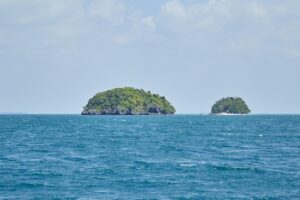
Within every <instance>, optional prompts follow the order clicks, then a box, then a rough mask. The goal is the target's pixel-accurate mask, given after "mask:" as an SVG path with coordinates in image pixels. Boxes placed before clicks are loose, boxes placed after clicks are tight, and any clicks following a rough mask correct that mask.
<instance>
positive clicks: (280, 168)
mask: <svg viewBox="0 0 300 200" xmlns="http://www.w3.org/2000/svg"><path fill="white" fill-rule="evenodd" d="M0 199H82V200H83V199H300V115H248V116H210V115H174V116H80V115H0Z"/></svg>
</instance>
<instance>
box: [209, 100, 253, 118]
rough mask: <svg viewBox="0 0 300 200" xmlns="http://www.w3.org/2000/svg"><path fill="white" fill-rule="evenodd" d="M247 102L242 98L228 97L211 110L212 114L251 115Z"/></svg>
mask: <svg viewBox="0 0 300 200" xmlns="http://www.w3.org/2000/svg"><path fill="white" fill-rule="evenodd" d="M250 112H251V111H250V109H249V108H248V106H247V104H246V103H245V101H244V100H243V99H242V98H240V97H227V98H222V99H220V100H218V101H217V102H216V103H215V104H214V105H213V106H212V109H211V113H212V114H219V113H228V114H248V113H250Z"/></svg>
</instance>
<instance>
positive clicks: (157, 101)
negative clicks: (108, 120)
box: [82, 87, 175, 115]
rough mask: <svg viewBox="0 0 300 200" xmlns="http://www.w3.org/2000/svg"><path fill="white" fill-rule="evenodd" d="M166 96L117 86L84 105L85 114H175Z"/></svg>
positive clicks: (97, 95)
mask: <svg viewBox="0 0 300 200" xmlns="http://www.w3.org/2000/svg"><path fill="white" fill-rule="evenodd" d="M174 113H175V108H174V107H173V106H172V105H171V104H170V103H169V102H168V101H167V100H166V98H165V97H163V96H159V95H157V94H152V93H151V92H149V91H148V92H145V91H144V90H139V89H134V88H131V87H124V88H115V89H112V90H108V91H105V92H101V93H98V94H96V95H95V96H94V97H93V98H91V99H90V100H89V102H88V104H87V105H86V106H85V107H84V110H83V112H82V114H83V115H106V114H109V115H147V114H174Z"/></svg>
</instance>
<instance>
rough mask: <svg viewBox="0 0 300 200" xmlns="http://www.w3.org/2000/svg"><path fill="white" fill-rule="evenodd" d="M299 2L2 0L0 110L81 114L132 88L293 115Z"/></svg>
mask: <svg viewBox="0 0 300 200" xmlns="http://www.w3.org/2000/svg"><path fill="white" fill-rule="evenodd" d="M299 7H300V1H299V0H151V1H141V0H126V1H125V0H48V1H46V0H45V1H40V0H22V1H20V0H0V91H1V95H0V112H26V113H40V114H46V113H50V114H52V113H58V114H62V113H66V114H72V113H75V114H76V113H80V112H81V111H82V107H83V106H85V105H86V103H87V101H88V100H89V98H91V97H92V96H93V95H95V94H96V93H97V92H101V91H105V90H107V89H112V88H115V87H124V86H131V87H135V88H139V89H144V90H150V91H152V92H153V93H158V94H160V95H162V96H166V98H167V99H168V100H169V101H170V102H171V103H172V104H173V105H174V106H175V107H176V110H177V113H180V114H197V113H209V112H210V109H211V106H212V105H213V104H214V103H215V101H217V100H218V99H220V98H222V97H227V96H234V97H237V96H239V97H242V98H243V99H244V100H245V101H246V103H247V104H248V106H249V107H250V109H251V110H252V113H256V114H261V113H266V114H272V113H278V114H283V113H286V114H293V113H300V89H299V88H300V12H299Z"/></svg>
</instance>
